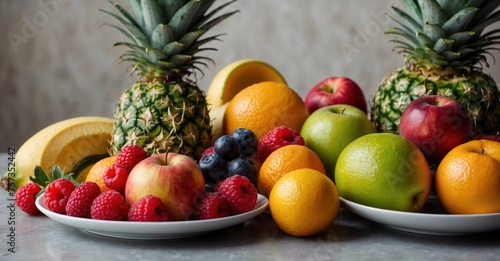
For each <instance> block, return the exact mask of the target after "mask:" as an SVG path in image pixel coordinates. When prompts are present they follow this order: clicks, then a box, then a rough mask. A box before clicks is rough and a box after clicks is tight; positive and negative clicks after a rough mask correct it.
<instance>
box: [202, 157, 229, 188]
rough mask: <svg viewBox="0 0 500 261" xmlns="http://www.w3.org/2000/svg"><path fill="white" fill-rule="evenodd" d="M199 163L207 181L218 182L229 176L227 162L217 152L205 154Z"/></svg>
mask: <svg viewBox="0 0 500 261" xmlns="http://www.w3.org/2000/svg"><path fill="white" fill-rule="evenodd" d="M198 165H199V166H200V169H201V172H203V176H204V177H205V179H206V180H207V181H213V182H217V181H219V180H221V179H224V178H227V162H226V161H225V160H224V159H223V158H222V157H221V156H219V155H218V154H217V153H210V154H207V155H205V156H203V157H202V158H201V159H200V161H199V162H198ZM205 183H206V182H205Z"/></svg>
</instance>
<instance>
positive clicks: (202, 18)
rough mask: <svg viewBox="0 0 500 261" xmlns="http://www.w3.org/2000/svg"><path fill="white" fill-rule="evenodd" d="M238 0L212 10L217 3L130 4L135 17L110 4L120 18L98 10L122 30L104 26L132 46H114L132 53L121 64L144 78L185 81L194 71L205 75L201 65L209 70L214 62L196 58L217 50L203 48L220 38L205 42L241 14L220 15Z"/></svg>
mask: <svg viewBox="0 0 500 261" xmlns="http://www.w3.org/2000/svg"><path fill="white" fill-rule="evenodd" d="M235 1H236V0H232V1H229V2H227V3H225V4H222V5H219V6H217V7H214V8H213V10H211V11H209V9H210V8H211V7H212V6H213V4H214V2H215V0H128V3H129V5H130V7H131V9H132V13H133V15H132V13H130V12H129V11H127V10H126V9H125V8H123V7H122V6H121V5H119V4H117V3H114V2H112V1H111V0H108V2H109V3H110V4H112V5H113V6H114V7H115V8H116V10H117V11H118V14H116V13H113V12H110V11H107V10H102V9H99V11H101V12H104V13H106V14H108V15H110V16H112V17H113V18H115V19H116V20H117V21H118V22H119V23H120V24H121V25H122V26H121V27H120V26H118V25H114V24H109V23H104V25H107V26H110V27H112V28H115V29H117V30H118V31H120V32H121V33H122V34H123V35H124V36H125V37H126V38H128V40H130V42H118V43H116V44H115V46H125V47H128V48H129V50H128V51H126V52H124V53H123V54H122V55H121V56H120V60H121V61H122V62H124V61H128V62H132V63H133V64H134V67H133V70H134V71H135V70H139V71H140V72H141V74H142V76H146V77H147V76H148V75H149V76H150V77H152V78H156V75H166V76H167V77H174V78H175V77H182V76H184V75H189V74H191V73H192V72H193V71H194V70H198V71H200V72H201V73H203V71H202V70H201V68H199V65H202V66H205V67H207V64H206V62H207V61H208V62H212V63H213V60H212V59H210V58H208V57H203V56H197V55H196V54H197V53H198V52H201V51H207V50H216V49H214V48H202V46H203V45H205V44H206V43H208V42H211V41H214V40H218V39H219V37H220V36H221V35H213V36H209V37H205V38H202V36H204V34H205V33H206V32H207V31H208V30H209V29H210V28H212V27H214V26H215V25H217V24H218V23H219V22H221V21H223V20H224V19H226V18H228V17H230V16H231V15H233V14H235V13H237V12H238V11H237V10H236V11H232V12H227V13H224V14H220V15H219V12H220V11H221V10H223V9H224V8H225V7H227V6H228V5H230V4H232V3H233V2H235Z"/></svg>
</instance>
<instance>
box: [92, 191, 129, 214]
mask: <svg viewBox="0 0 500 261" xmlns="http://www.w3.org/2000/svg"><path fill="white" fill-rule="evenodd" d="M129 209H130V208H129V206H128V205H127V203H126V202H125V199H124V198H123V195H122V194H120V193H119V192H117V191H115V190H108V191H105V192H102V193H101V194H99V196H97V197H96V198H95V199H94V201H92V206H91V207H90V216H91V218H92V219H98V220H114V221H125V220H127V218H128V212H129Z"/></svg>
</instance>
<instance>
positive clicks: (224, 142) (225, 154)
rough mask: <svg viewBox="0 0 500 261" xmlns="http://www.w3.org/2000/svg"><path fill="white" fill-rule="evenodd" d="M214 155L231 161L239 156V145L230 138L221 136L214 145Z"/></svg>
mask: <svg viewBox="0 0 500 261" xmlns="http://www.w3.org/2000/svg"><path fill="white" fill-rule="evenodd" d="M214 150H215V153H217V154H219V155H220V156H221V157H222V158H223V159H225V160H226V161H231V160H233V159H234V158H236V157H238V155H240V145H239V144H238V141H236V140H235V139H234V138H233V137H232V136H229V135H222V136H220V137H219V138H217V140H215V143H214Z"/></svg>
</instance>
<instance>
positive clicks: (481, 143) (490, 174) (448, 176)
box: [435, 140, 500, 214]
mask: <svg viewBox="0 0 500 261" xmlns="http://www.w3.org/2000/svg"><path fill="white" fill-rule="evenodd" d="M435 186H436V194H437V196H438V198H439V201H440V202H441V204H442V205H443V207H444V209H445V210H446V211H447V212H449V213H451V214H485V213H497V212H500V143H499V142H495V141H490V140H473V141H469V142H467V143H464V144H461V145H459V146H457V147H455V148H454V149H452V150H451V151H450V152H449V153H448V154H446V156H445V157H444V159H443V160H442V161H441V163H440V164H439V166H438V169H437V171H436V184H435Z"/></svg>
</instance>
